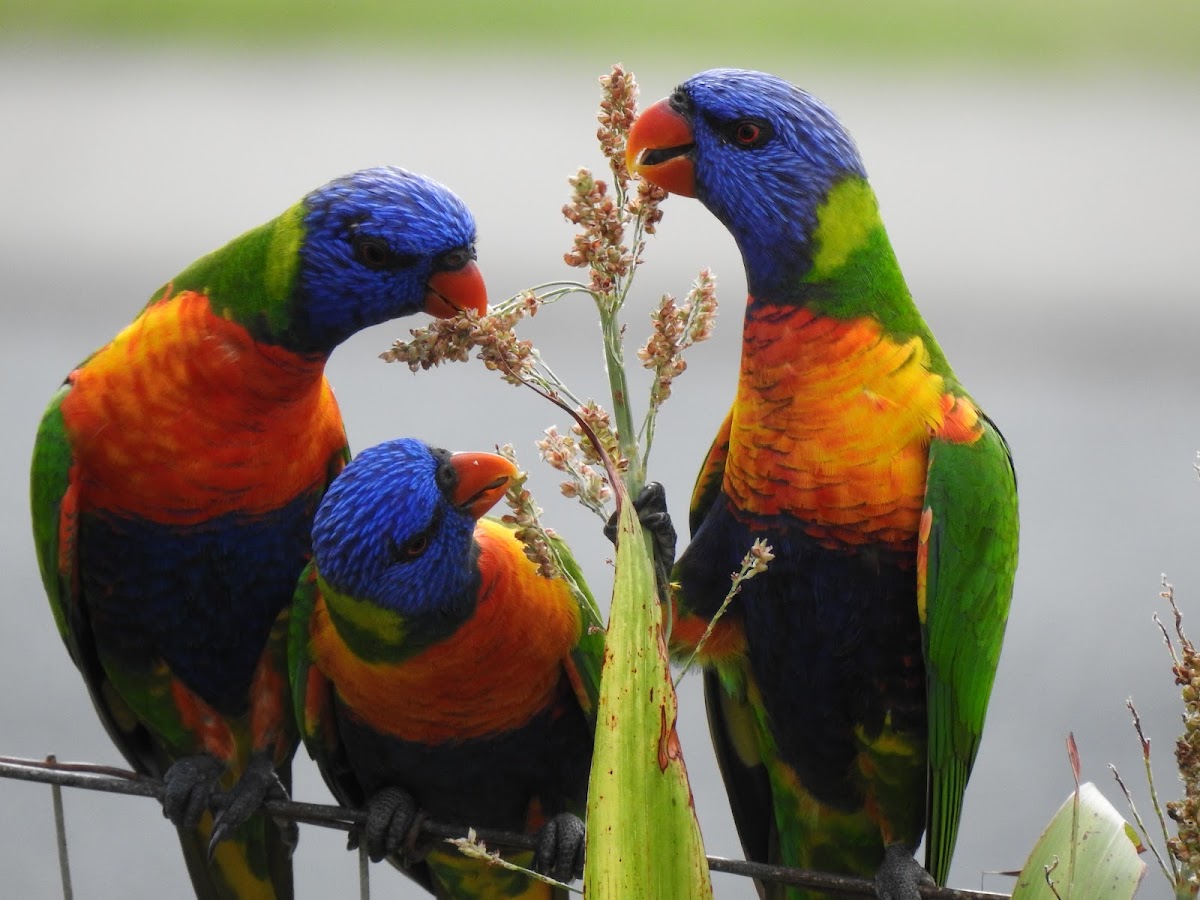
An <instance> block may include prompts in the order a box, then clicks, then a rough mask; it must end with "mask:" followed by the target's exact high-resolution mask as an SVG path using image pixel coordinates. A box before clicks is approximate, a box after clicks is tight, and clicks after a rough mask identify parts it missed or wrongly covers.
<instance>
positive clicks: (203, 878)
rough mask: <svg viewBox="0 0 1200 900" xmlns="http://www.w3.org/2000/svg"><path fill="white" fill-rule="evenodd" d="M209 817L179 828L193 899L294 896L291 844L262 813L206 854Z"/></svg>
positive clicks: (287, 899)
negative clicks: (187, 827)
mask: <svg viewBox="0 0 1200 900" xmlns="http://www.w3.org/2000/svg"><path fill="white" fill-rule="evenodd" d="M211 832H212V817H211V816H210V815H209V814H207V813H206V814H205V815H204V818H203V819H202V820H201V822H200V825H199V826H197V827H196V828H194V829H183V828H181V829H179V843H180V846H181V847H182V848H183V858H184V861H185V862H186V863H187V868H188V874H189V875H190V876H191V879H192V888H193V889H194V890H195V892H196V898H197V900H292V848H291V847H290V846H289V845H288V844H287V843H286V842H285V841H284V839H283V835H282V834H281V832H280V830H279V827H278V826H277V825H276V824H275V823H274V822H273V821H271V820H270V819H269V818H267V817H266V816H254V817H253V818H252V819H250V820H249V821H248V822H246V824H245V825H243V826H242V827H241V828H240V829H238V830H237V831H236V832H235V833H234V836H233V837H231V838H230V839H229V840H226V841H222V842H221V843H220V844H219V845H218V846H217V848H216V850H215V851H214V852H213V857H212V862H211V863H210V862H209V860H208V836H209V834H211Z"/></svg>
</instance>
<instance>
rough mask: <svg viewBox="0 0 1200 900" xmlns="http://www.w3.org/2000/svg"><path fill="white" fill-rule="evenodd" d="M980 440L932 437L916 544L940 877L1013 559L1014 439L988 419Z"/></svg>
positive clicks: (996, 650) (1000, 635)
mask: <svg viewBox="0 0 1200 900" xmlns="http://www.w3.org/2000/svg"><path fill="white" fill-rule="evenodd" d="M982 425H983V435H982V437H981V438H980V439H979V440H977V441H975V442H974V443H970V444H967V443H950V442H947V441H941V440H935V441H933V442H932V444H931V445H930V448H929V474H928V481H927V483H926V488H925V510H924V514H923V517H922V521H921V536H920V545H919V549H918V557H917V559H918V563H917V566H918V597H917V603H918V609H919V611H920V612H921V621H922V638H923V641H924V646H925V669H926V676H927V692H928V704H929V795H928V800H927V803H928V813H929V814H928V825H927V827H928V830H929V833H928V838H927V850H926V868H927V869H928V870H929V872H930V874H931V875H933V877H934V878H935V879H936V880H937V882H938V884H944V883H945V880H946V876H947V874H948V873H949V870H950V859H951V856H952V855H953V853H954V843H955V839H956V838H957V836H958V822H959V815H960V813H961V812H962V804H963V793H964V792H965V790H966V787H967V777H968V776H969V775H970V773H971V766H972V765H973V764H974V762H975V754H976V752H977V751H978V749H979V739H980V736H981V734H982V732H983V722H984V718H985V716H986V715H987V705H988V698H989V696H990V695H991V691H992V681H993V680H994V678H995V675H996V665H997V663H998V661H999V659H1000V646H1001V643H1002V642H1003V639H1004V626H1005V623H1006V622H1007V620H1008V607H1009V602H1010V600H1011V598H1012V588H1013V577H1014V574H1015V573H1016V568H1017V481H1016V474H1015V472H1014V470H1013V465H1012V456H1011V455H1010V454H1009V450H1008V444H1007V443H1005V441H1004V437H1003V435H1001V434H1000V432H999V430H997V429H996V427H995V425H994V424H993V423H992V422H991V421H990V420H989V419H987V418H986V417H984V418H983V420H982Z"/></svg>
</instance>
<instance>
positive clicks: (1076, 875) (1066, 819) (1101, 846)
mask: <svg viewBox="0 0 1200 900" xmlns="http://www.w3.org/2000/svg"><path fill="white" fill-rule="evenodd" d="M1137 848H1138V842H1137V840H1136V837H1135V836H1134V835H1133V834H1132V832H1131V831H1130V830H1129V826H1128V824H1127V823H1126V821H1125V820H1124V819H1123V818H1122V817H1121V814H1120V813H1119V812H1117V810H1116V809H1114V808H1113V805H1112V804H1111V803H1109V802H1108V800H1106V799H1105V798H1104V795H1103V794H1101V793H1100V791H1099V789H1098V788H1097V787H1096V786H1095V785H1094V784H1092V783H1091V782H1090V781H1089V782H1087V783H1085V784H1082V785H1080V786H1079V790H1078V791H1076V792H1075V793H1073V794H1072V795H1071V796H1070V797H1068V798H1067V800H1066V802H1065V803H1064V804H1063V805H1062V807H1061V808H1060V809H1059V810H1058V812H1057V813H1055V815H1054V818H1053V819H1051V820H1050V824H1049V825H1048V826H1046V830H1045V831H1044V832H1043V833H1042V836H1041V838H1040V839H1039V840H1038V842H1037V844H1036V845H1035V846H1034V848H1033V852H1032V853H1031V854H1030V855H1029V859H1028V861H1026V863H1025V868H1024V869H1022V870H1021V875H1020V877H1019V878H1018V879H1017V885H1016V888H1015V889H1014V890H1013V893H1012V897H1013V900H1071V898H1074V900H1101V898H1102V900H1127V898H1130V897H1132V896H1133V895H1134V893H1135V892H1136V891H1137V888H1138V885H1139V884H1140V883H1141V880H1142V876H1143V875H1144V874H1145V872H1146V864H1145V863H1144V862H1142V860H1141V859H1140V858H1139V857H1138V849H1137Z"/></svg>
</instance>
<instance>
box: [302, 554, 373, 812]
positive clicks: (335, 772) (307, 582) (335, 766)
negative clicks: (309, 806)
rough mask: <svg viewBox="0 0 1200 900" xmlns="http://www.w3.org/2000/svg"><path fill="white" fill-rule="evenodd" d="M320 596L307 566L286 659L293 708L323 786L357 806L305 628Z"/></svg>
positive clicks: (327, 690)
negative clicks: (321, 778)
mask: <svg viewBox="0 0 1200 900" xmlns="http://www.w3.org/2000/svg"><path fill="white" fill-rule="evenodd" d="M319 596H320V588H319V587H318V586H317V567H316V564H315V563H313V562H309V564H308V565H307V566H306V567H305V568H304V572H303V573H302V574H301V575H300V580H299V581H298V582H297V584H296V593H295V595H294V596H293V598H292V609H291V616H290V621H289V623H288V652H287V658H288V676H289V681H290V683H291V688H292V707H293V710H294V712H295V717H296V724H297V725H298V726H299V728H300V737H301V739H302V740H303V741H304V747H305V749H307V750H308V753H309V755H310V756H311V757H312V758H313V759H314V760H315V761H316V763H317V768H319V769H320V770H321V774H322V775H323V776H324V778H325V783H326V784H327V785H329V789H330V790H331V791H332V792H333V793H334V795H335V796H336V797H337V799H338V801H339V802H340V803H342V804H344V805H347V806H358V805H359V804H361V803H362V801H363V798H362V796H361V790H360V789H359V787H358V782H357V779H355V778H354V776H353V775H352V774H351V772H350V766H349V763H348V762H347V760H346V759H345V756H344V753H343V750H342V747H341V743H340V741H339V738H338V733H337V723H336V721H335V719H334V714H333V689H332V687H331V686H330V684H329V682H328V681H327V680H326V679H325V677H324V676H323V675H322V674H321V672H320V671H319V670H318V669H317V668H316V667H314V666H313V664H312V662H313V660H312V653H311V649H310V645H309V639H308V635H309V625H310V622H311V621H312V615H313V609H314V607H315V606H316V603H317V598H318V597H319Z"/></svg>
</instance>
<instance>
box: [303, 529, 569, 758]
mask: <svg viewBox="0 0 1200 900" xmlns="http://www.w3.org/2000/svg"><path fill="white" fill-rule="evenodd" d="M475 538H476V540H477V541H478V542H479V545H480V550H481V552H480V557H479V567H480V571H481V573H482V574H483V583H482V585H481V587H480V592H479V604H478V606H477V608H476V610H475V614H474V615H473V616H471V618H469V619H468V620H467V621H466V622H464V623H463V624H462V625H461V626H460V627H459V628H458V629H457V630H456V631H455V632H454V633H453V634H452V635H451V636H450V637H448V638H446V639H444V640H442V641H440V642H439V643H437V644H435V645H433V646H431V647H429V648H427V649H426V650H424V651H422V652H421V653H418V654H417V655H415V656H413V657H410V658H408V659H406V660H404V661H403V662H401V663H398V664H389V663H367V662H364V661H363V660H362V659H360V658H359V657H357V656H355V655H354V653H353V651H352V650H350V648H349V647H347V645H346V644H345V643H344V642H343V641H342V639H341V637H340V636H339V635H338V633H337V630H336V628H335V627H334V625H333V623H332V622H331V621H330V618H329V614H328V612H327V610H326V608H325V605H324V603H323V602H318V604H317V606H316V608H315V609H314V615H313V623H312V626H311V631H310V634H311V636H312V651H313V656H314V659H315V662H316V664H317V665H318V666H319V667H320V669H321V671H322V672H323V673H324V674H325V677H326V678H328V679H329V681H330V682H331V683H332V684H333V685H334V688H335V689H336V690H337V692H338V694H339V696H340V697H341V698H342V699H343V700H344V701H345V702H346V704H347V705H348V706H350V707H351V708H352V709H354V710H355V712H356V713H357V714H358V715H359V716H360V717H361V718H362V719H363V720H365V721H366V722H367V723H368V724H370V725H371V726H372V727H374V728H376V729H378V730H380V731H383V732H386V733H389V734H393V735H395V736H397V737H399V738H402V739H404V740H409V741H418V742H421V743H426V744H438V743H443V742H445V741H452V740H465V739H471V738H478V737H484V736H486V735H489V734H497V733H500V732H504V731H509V730H513V729H515V728H519V727H520V726H522V725H524V724H525V723H526V722H528V720H529V719H530V717H531V716H533V715H535V714H536V713H538V712H540V711H541V710H543V709H545V708H546V707H547V706H549V705H550V704H551V703H552V702H553V701H554V699H555V698H556V697H557V696H558V695H559V691H560V682H561V680H562V679H563V678H565V677H566V675H565V672H564V670H563V660H564V658H565V657H566V656H567V655H568V653H569V652H570V651H571V648H572V647H574V645H575V642H576V640H577V639H578V636H579V629H580V614H579V609H578V607H577V606H576V603H575V600H574V599H573V597H572V596H571V594H570V591H569V590H568V589H567V587H566V586H565V585H564V584H563V583H561V582H558V581H550V580H549V579H546V578H543V577H542V576H540V575H538V574H537V571H536V569H535V568H534V565H533V563H531V562H530V561H529V560H528V559H526V558H525V555H524V553H523V552H522V550H521V545H520V543H519V542H518V541H517V540H516V538H514V537H513V535H512V532H511V531H510V530H509V529H508V528H505V527H504V526H503V525H501V524H499V523H497V522H492V521H489V520H486V519H485V520H481V521H480V522H479V524H478V525H477V526H476V529H475Z"/></svg>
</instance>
